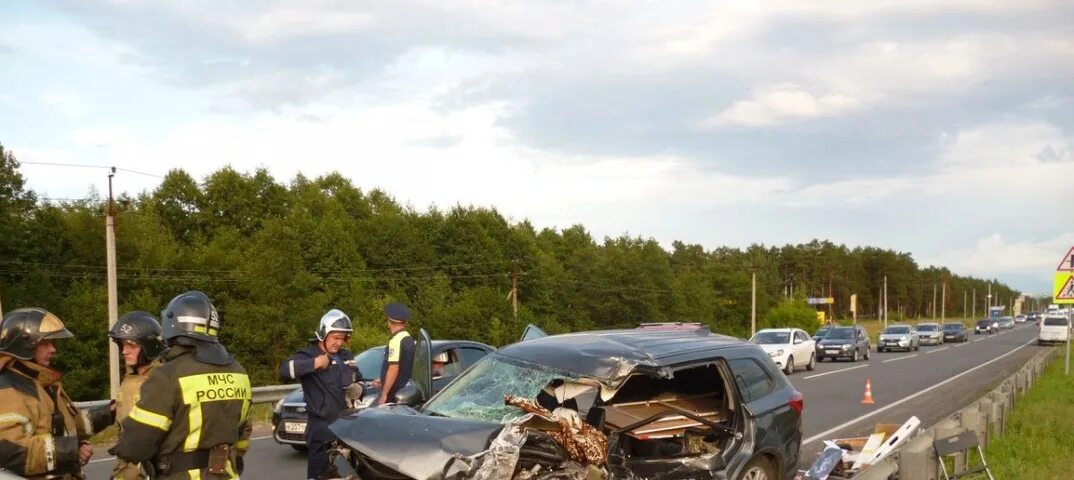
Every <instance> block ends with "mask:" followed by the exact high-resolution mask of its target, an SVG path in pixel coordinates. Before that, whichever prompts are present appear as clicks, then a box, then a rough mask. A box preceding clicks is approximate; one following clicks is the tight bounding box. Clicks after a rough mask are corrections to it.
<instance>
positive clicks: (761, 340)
mask: <svg viewBox="0 0 1074 480" xmlns="http://www.w3.org/2000/svg"><path fill="white" fill-rule="evenodd" d="M750 341H751V342H753V343H756V344H758V345H775V344H779V345H782V344H785V343H791V333H790V332H757V335H754V336H753V338H751V339H750Z"/></svg>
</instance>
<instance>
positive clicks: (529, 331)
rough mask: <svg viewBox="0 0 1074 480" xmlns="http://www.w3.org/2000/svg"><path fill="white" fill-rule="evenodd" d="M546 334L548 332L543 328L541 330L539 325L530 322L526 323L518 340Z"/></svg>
mask: <svg viewBox="0 0 1074 480" xmlns="http://www.w3.org/2000/svg"><path fill="white" fill-rule="evenodd" d="M547 336H548V333H546V332H545V331H544V330H541V327H538V326H537V325H534V324H532V323H531V324H529V325H526V330H524V331H523V332H522V338H520V339H518V341H520V342H525V341H526V340H533V339H535V338H541V337H547Z"/></svg>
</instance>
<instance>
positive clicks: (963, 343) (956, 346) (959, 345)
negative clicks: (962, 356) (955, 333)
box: [951, 342, 966, 348]
mask: <svg viewBox="0 0 1074 480" xmlns="http://www.w3.org/2000/svg"><path fill="white" fill-rule="evenodd" d="M965 344H966V342H962V343H960V344H958V345H952V346H951V348H958V347H961V346H963V345H965Z"/></svg>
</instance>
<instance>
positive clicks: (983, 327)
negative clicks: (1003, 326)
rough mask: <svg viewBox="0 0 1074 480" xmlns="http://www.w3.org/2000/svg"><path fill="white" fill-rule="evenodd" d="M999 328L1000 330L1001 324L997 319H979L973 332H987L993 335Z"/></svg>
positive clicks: (977, 333)
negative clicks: (997, 322) (998, 323)
mask: <svg viewBox="0 0 1074 480" xmlns="http://www.w3.org/2000/svg"><path fill="white" fill-rule="evenodd" d="M997 330H999V325H997V324H996V322H995V320H992V319H987V318H986V319H984V320H978V321H977V325H976V326H975V327H973V334H974V335H980V334H982V333H987V334H989V335H991V334H993V333H996V331H997Z"/></svg>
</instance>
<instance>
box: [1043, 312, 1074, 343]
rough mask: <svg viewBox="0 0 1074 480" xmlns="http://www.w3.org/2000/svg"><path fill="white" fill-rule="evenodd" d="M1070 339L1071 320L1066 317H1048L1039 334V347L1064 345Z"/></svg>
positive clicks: (1045, 318) (1044, 320)
mask: <svg viewBox="0 0 1074 480" xmlns="http://www.w3.org/2000/svg"><path fill="white" fill-rule="evenodd" d="M1068 339H1070V320H1067V318H1066V317H1058V316H1051V315H1049V316H1046V317H1044V319H1043V320H1042V321H1041V324H1040V332H1038V333H1037V345H1044V344H1045V343H1063V342H1066V341H1067V340H1068Z"/></svg>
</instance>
